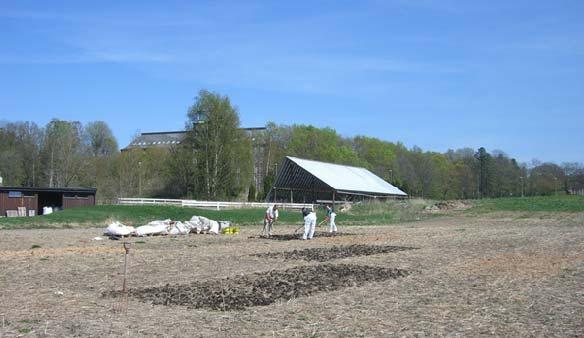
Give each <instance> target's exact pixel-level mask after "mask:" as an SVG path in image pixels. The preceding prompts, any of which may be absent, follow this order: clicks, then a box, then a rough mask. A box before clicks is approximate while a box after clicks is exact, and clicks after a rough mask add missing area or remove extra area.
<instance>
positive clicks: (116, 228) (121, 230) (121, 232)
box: [105, 221, 136, 236]
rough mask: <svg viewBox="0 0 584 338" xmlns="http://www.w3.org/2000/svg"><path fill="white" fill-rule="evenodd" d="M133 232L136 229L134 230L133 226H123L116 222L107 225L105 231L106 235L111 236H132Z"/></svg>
mask: <svg viewBox="0 0 584 338" xmlns="http://www.w3.org/2000/svg"><path fill="white" fill-rule="evenodd" d="M135 231H136V229H134V227H133V226H127V225H123V224H122V223H120V222H118V221H115V222H113V223H112V224H110V225H108V227H107V229H106V230H105V232H106V234H108V235H111V236H130V235H132V234H134V232H135Z"/></svg>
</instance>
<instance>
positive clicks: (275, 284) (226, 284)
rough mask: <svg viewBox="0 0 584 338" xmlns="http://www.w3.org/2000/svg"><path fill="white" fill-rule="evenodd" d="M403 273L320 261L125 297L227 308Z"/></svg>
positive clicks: (138, 290)
mask: <svg viewBox="0 0 584 338" xmlns="http://www.w3.org/2000/svg"><path fill="white" fill-rule="evenodd" d="M407 275H408V272H407V271H405V270H400V269H391V268H382V267H374V266H361V265H354V264H338V265H333V264H322V265H314V266H300V267H295V268H291V269H287V270H283V271H278V270H272V271H269V272H267V273H253V274H248V275H242V276H236V277H232V278H224V279H214V280H208V281H202V282H194V283H191V284H187V285H170V284H167V285H165V286H162V287H152V288H144V289H135V290H131V291H130V292H129V296H130V297H135V298H137V299H139V300H142V301H144V302H148V303H151V304H154V305H182V306H188V307H190V308H197V309H198V308H205V309H211V310H221V311H231V310H242V309H244V308H247V307H253V306H263V305H269V304H272V303H275V302H277V301H288V300H291V299H295V298H298V297H306V296H310V295H313V294H316V293H321V292H330V291H335V290H338V289H341V288H346V287H355V286H362V285H363V284H364V283H369V282H381V281H385V280H388V279H395V278H399V277H405V276H407ZM108 295H109V296H114V297H118V296H121V295H123V294H122V293H120V292H115V293H109V294H106V296H108Z"/></svg>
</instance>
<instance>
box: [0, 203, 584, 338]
mask: <svg viewBox="0 0 584 338" xmlns="http://www.w3.org/2000/svg"><path fill="white" fill-rule="evenodd" d="M338 223H339V224H340V225H342V220H339V222H338ZM294 228H295V226H292V225H289V226H286V225H277V227H276V232H277V233H278V234H291V233H293V232H294ZM324 229H325V228H319V229H318V230H324ZM340 230H341V231H343V232H345V233H348V234H346V235H344V236H335V237H320V238H319V237H316V238H314V239H313V240H311V241H301V240H294V239H291V240H285V239H289V238H286V237H284V238H280V239H281V240H269V239H261V238H257V237H256V235H257V233H258V231H259V228H257V227H251V226H250V227H243V228H242V232H241V233H240V234H239V235H232V236H229V235H222V236H213V235H190V236H184V237H177V238H170V237H149V238H134V239H131V242H133V243H132V244H131V251H130V256H129V265H128V274H129V275H128V286H129V290H130V291H129V294H128V295H123V294H120V292H119V290H121V287H122V267H123V262H124V255H123V249H122V242H121V241H112V240H107V239H105V240H103V241H93V240H92V238H93V237H95V236H100V235H101V231H102V229H95V228H92V229H58V230H50V229H33V230H3V231H1V232H0V337H16V336H42V337H49V336H50V337H74V336H81V337H89V336H94V337H107V336H127V337H140V336H149V337H165V336H166V337H199V336H201V337H209V336H219V337H240V336H249V337H259V336H268V337H386V336H435V335H438V336H444V335H449V336H473V337H474V336H493V335H495V336H514V337H517V336H525V337H530V336H536V337H543V336H545V337H548V336H559V337H569V336H573V337H576V336H580V337H581V336H584V214H582V213H531V214H525V213H522V214H521V213H513V212H507V213H496V214H495V213H485V214H480V215H475V216H469V215H464V214H462V215H451V216H443V217H436V218H432V219H429V220H422V221H419V222H409V223H400V224H392V225H388V226H351V227H341V229H340ZM317 235H318V234H317ZM372 246H374V247H372ZM306 249H310V250H306Z"/></svg>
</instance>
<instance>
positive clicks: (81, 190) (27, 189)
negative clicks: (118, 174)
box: [0, 187, 97, 194]
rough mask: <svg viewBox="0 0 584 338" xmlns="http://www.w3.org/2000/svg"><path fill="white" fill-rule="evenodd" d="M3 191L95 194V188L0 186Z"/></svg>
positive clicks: (0, 190)
mask: <svg viewBox="0 0 584 338" xmlns="http://www.w3.org/2000/svg"><path fill="white" fill-rule="evenodd" d="M4 191H22V192H57V193H59V192H67V193H83V194H95V192H96V191H97V189H96V188H35V187H0V192H4Z"/></svg>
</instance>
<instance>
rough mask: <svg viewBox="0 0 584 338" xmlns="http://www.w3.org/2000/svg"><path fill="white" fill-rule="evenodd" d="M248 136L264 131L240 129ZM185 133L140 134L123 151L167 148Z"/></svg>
mask: <svg viewBox="0 0 584 338" xmlns="http://www.w3.org/2000/svg"><path fill="white" fill-rule="evenodd" d="M241 129H242V130H244V131H245V132H247V133H249V134H253V133H254V132H257V131H262V130H265V129H266V128H265V127H255V128H241ZM186 133H187V132H186V131H184V130H179V131H162V132H152V133H142V134H140V135H139V136H138V137H136V138H135V139H134V140H132V142H131V143H130V144H129V145H128V146H127V147H126V148H124V149H123V150H128V149H135V148H152V147H156V148H169V147H171V146H173V145H178V144H180V143H181V142H182V141H183V140H184V138H185V136H186Z"/></svg>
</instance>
